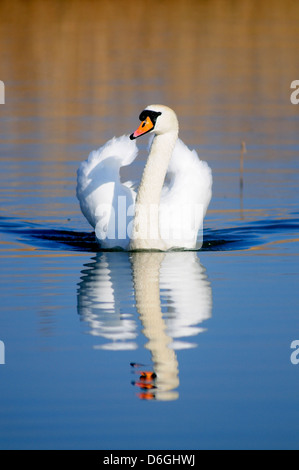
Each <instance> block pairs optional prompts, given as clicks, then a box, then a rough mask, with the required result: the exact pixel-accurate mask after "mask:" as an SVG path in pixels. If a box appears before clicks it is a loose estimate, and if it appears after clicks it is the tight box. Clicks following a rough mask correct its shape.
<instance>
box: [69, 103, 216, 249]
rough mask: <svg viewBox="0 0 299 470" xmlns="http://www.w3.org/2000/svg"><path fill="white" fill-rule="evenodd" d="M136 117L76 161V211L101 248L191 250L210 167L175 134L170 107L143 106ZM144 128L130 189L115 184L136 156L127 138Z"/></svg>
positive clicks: (207, 190)
mask: <svg viewBox="0 0 299 470" xmlns="http://www.w3.org/2000/svg"><path fill="white" fill-rule="evenodd" d="M140 120H142V121H143V122H142V123H141V125H140V127H139V128H138V129H137V130H136V131H135V132H134V134H132V135H131V136H130V138H129V136H122V137H119V138H115V137H114V138H113V139H111V140H110V141H109V142H107V143H106V144H105V145H104V146H103V147H101V148H100V149H99V150H97V151H93V152H91V153H90V155H89V157H88V159H87V160H86V161H85V162H83V163H82V164H81V165H80V167H79V169H78V179H77V197H78V199H79V202H80V206H81V210H82V212H83V214H84V216H85V217H86V219H87V220H88V222H89V223H90V224H91V225H92V227H94V229H95V233H96V238H97V240H98V241H99V242H100V244H101V246H102V247H104V248H108V249H109V248H117V247H118V248H122V249H125V250H128V249H131V250H139V249H141V250H162V251H165V250H170V249H174V248H184V249H195V248H196V243H197V236H198V232H199V230H200V228H201V227H202V223H203V218H204V216H205V214H206V211H207V208H208V205H209V202H210V199H211V195H212V174H211V170H210V168H209V166H208V165H207V163H205V162H203V161H201V160H199V158H198V155H197V153H196V152H195V150H193V151H191V150H189V149H188V147H187V146H186V145H185V144H184V143H183V142H182V141H181V140H180V139H178V122H177V117H176V115H175V113H174V112H173V111H172V110H171V109H170V108H167V107H166V106H161V105H152V106H149V107H147V108H146V109H145V110H144V111H143V112H142V113H141V115H140ZM147 132H153V133H154V134H155V135H154V138H153V141H152V145H151V149H150V154H149V157H148V159H147V162H146V165H145V168H144V172H143V175H142V178H141V182H140V185H139V189H138V192H137V193H136V192H135V190H134V189H133V187H132V185H131V184H130V183H121V181H120V175H119V170H120V167H122V166H126V165H129V164H130V163H132V161H133V160H134V159H135V157H136V156H137V153H138V149H137V146H136V143H135V140H133V139H136V138H137V137H139V136H140V135H142V134H144V133H147ZM165 176H166V179H165Z"/></svg>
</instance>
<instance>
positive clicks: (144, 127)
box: [130, 116, 154, 140]
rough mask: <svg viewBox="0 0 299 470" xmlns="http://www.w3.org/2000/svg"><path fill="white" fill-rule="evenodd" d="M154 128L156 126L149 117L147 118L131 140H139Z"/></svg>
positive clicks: (132, 135) (131, 136)
mask: <svg viewBox="0 0 299 470" xmlns="http://www.w3.org/2000/svg"><path fill="white" fill-rule="evenodd" d="M153 128H154V124H153V123H152V120H151V118H150V117H149V116H147V117H146V119H145V120H144V121H142V123H141V124H140V126H139V127H138V129H136V131H135V132H134V133H133V134H131V135H130V139H131V140H133V139H137V137H140V136H141V135H143V134H146V133H147V132H150V131H151V130H152V129H153Z"/></svg>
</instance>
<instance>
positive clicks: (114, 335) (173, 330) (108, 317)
mask: <svg viewBox="0 0 299 470" xmlns="http://www.w3.org/2000/svg"><path fill="white" fill-rule="evenodd" d="M130 261H131V263H132V268H131V264H130ZM132 270H133V281H132ZM82 274H83V275H82V277H81V282H80V284H79V290H78V312H79V314H80V315H81V316H82V318H83V320H84V321H86V322H87V323H88V324H89V327H90V334H92V335H94V336H98V337H102V338H105V339H106V340H107V339H108V340H109V342H108V343H106V344H104V345H103V344H100V345H97V346H95V348H105V349H136V348H137V342H136V337H137V334H138V331H137V323H136V321H135V320H134V315H135V311H134V300H133V295H134V293H135V300H136V308H137V312H138V314H139V318H140V320H141V323H142V325H143V333H144V335H145V336H146V338H147V339H148V343H147V345H146V348H147V349H149V351H150V352H151V356H152V361H153V373H152V374H151V373H149V372H147V371H142V372H141V374H140V380H139V381H136V382H135V384H136V385H138V386H140V388H141V389H142V392H143V393H141V394H140V395H139V396H140V397H141V398H148V399H149V398H155V399H159V400H162V399H164V400H171V399H172V400H173V399H176V398H177V397H178V393H177V392H176V391H175V389H176V388H177V387H178V385H179V378H178V361H177V357H176V353H175V349H178V348H180V349H182V348H186V347H191V346H194V344H191V343H189V342H186V341H182V340H181V338H183V337H185V338H186V337H190V336H194V335H197V334H198V333H199V332H201V331H203V329H202V328H201V327H200V326H199V324H200V323H202V322H203V321H204V320H206V319H208V318H210V316H211V311H212V292H211V286H210V284H209V282H208V280H207V276H206V273H205V269H204V268H203V266H202V265H201V264H200V262H199V259H198V257H197V254H196V253H195V252H174V253H161V252H160V253H159V252H151V253H149V252H136V253H132V254H131V255H130V254H128V253H113V252H110V253H101V254H98V255H97V257H96V258H94V260H93V262H92V263H89V264H88V265H86V269H84V270H83V271H82ZM174 338H175V340H173V339H174Z"/></svg>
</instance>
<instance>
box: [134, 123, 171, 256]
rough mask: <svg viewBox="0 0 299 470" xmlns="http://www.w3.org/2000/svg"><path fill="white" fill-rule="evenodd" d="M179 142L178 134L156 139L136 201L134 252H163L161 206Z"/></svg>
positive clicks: (169, 134)
mask: <svg viewBox="0 0 299 470" xmlns="http://www.w3.org/2000/svg"><path fill="white" fill-rule="evenodd" d="M177 138H178V131H177V130H175V131H170V132H167V133H165V134H161V135H156V136H155V137H154V140H153V143H152V146H151V150H150V154H149V156H148V160H147V163H146V166H145V168H144V171H143V175H142V178H141V183H140V186H139V190H138V194H137V198H136V206H135V217H134V222H133V232H132V241H131V248H132V249H141V250H142V249H159V250H160V249H162V250H163V249H164V247H163V245H164V244H163V242H162V240H161V237H160V232H159V205H160V198H161V191H162V188H163V184H164V180H165V175H166V172H167V168H168V164H169V161H170V158H171V155H172V152H173V149H174V146H175V143H176V141H177Z"/></svg>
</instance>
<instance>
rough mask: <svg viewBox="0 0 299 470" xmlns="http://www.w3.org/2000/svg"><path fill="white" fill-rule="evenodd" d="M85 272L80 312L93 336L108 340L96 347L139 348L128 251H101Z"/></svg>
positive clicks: (82, 279)
mask: <svg viewBox="0 0 299 470" xmlns="http://www.w3.org/2000/svg"><path fill="white" fill-rule="evenodd" d="M81 274H82V276H81V282H80V283H79V289H78V313H79V314H80V315H81V317H82V319H83V320H84V321H86V322H87V323H88V324H89V328H90V330H89V332H90V334H91V335H93V336H96V337H101V338H105V339H106V340H108V342H107V343H105V344H99V345H97V346H95V348H96V349H118V350H124V349H136V348H137V344H136V343H135V341H134V340H135V338H136V336H137V325H136V321H135V319H134V314H135V310H134V308H133V304H134V293H133V286H132V270H131V264H130V262H129V258H128V254H127V253H122V252H118V253H116V252H111V253H98V254H97V255H96V257H95V258H92V262H91V263H88V264H86V265H85V268H84V269H83V270H82V271H81ZM129 310H131V311H129Z"/></svg>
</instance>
